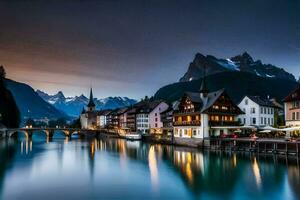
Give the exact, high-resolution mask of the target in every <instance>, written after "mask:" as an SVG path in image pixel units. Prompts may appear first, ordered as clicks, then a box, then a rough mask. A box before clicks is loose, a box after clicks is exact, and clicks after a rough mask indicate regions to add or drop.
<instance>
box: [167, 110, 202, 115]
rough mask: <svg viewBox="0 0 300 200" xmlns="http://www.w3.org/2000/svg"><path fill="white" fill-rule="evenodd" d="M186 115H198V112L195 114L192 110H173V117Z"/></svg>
mask: <svg viewBox="0 0 300 200" xmlns="http://www.w3.org/2000/svg"><path fill="white" fill-rule="evenodd" d="M187 114H192V115H194V114H200V112H195V110H194V109H187V110H175V111H174V113H173V115H187Z"/></svg>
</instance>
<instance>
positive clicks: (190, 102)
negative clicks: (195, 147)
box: [173, 79, 243, 141]
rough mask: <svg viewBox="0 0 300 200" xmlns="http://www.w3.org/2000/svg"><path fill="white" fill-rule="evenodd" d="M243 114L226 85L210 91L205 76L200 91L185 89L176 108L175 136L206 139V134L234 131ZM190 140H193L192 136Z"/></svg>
mask: <svg viewBox="0 0 300 200" xmlns="http://www.w3.org/2000/svg"><path fill="white" fill-rule="evenodd" d="M240 114H243V112H242V111H241V110H240V108H239V107H238V106H237V105H236V104H235V103H233V101H232V100H231V99H230V97H229V96H228V95H227V93H226V91H225V90H224V89H221V90H218V91H215V92H209V90H208V89H207V88H206V83H205V79H203V81H202V84H201V88H200V91H199V92H196V93H192V92H186V93H185V94H184V95H183V97H182V98H181V99H180V103H179V105H178V108H177V109H176V110H174V114H173V117H174V119H173V120H174V123H173V126H174V130H173V132H174V137H175V139H176V138H177V139H178V138H184V139H192V140H195V139H196V140H197V139H199V141H203V139H204V138H208V137H211V136H220V135H223V134H224V135H226V134H231V133H232V132H233V131H234V130H236V129H237V128H238V127H239V122H238V120H237V116H238V115H240ZM189 141H191V140H189Z"/></svg>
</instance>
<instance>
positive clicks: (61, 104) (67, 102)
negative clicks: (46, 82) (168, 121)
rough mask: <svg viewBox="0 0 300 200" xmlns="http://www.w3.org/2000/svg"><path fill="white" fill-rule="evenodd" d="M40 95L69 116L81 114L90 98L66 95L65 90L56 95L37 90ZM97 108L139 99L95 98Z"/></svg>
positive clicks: (116, 106) (114, 105) (129, 103)
mask: <svg viewBox="0 0 300 200" xmlns="http://www.w3.org/2000/svg"><path fill="white" fill-rule="evenodd" d="M36 92H37V93H38V94H39V96H40V97H42V98H43V99H44V100H45V101H47V102H49V103H50V104H52V105H53V106H55V107H56V108H57V109H59V110H61V111H63V112H65V113H66V114H68V115H69V116H79V114H80V112H81V111H82V108H83V107H85V106H86V105H87V104H88V101H89V99H88V98H87V97H86V96H84V95H83V94H81V95H80V96H75V97H65V95H64V94H63V92H61V91H59V92H58V93H57V94H55V95H49V94H47V93H45V92H43V91H40V90H37V91H36ZM94 102H95V104H96V108H97V109H99V110H100V109H115V108H120V107H125V106H130V105H132V104H134V103H136V102H137V101H136V100H134V99H130V98H128V97H106V98H103V99H97V98H94Z"/></svg>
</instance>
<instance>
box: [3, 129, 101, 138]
mask: <svg viewBox="0 0 300 200" xmlns="http://www.w3.org/2000/svg"><path fill="white" fill-rule="evenodd" d="M19 132H22V133H24V135H25V136H26V138H27V139H29V138H32V135H33V134H34V133H36V132H44V133H45V135H46V136H47V137H48V138H52V137H53V135H54V133H55V132H62V133H63V134H64V135H65V136H66V137H71V136H72V135H73V134H78V135H80V136H96V135H98V134H100V132H107V130H104V129H103V130H100V129H99V130H86V129H79V128H14V129H7V130H6V134H5V135H6V136H7V137H12V136H14V135H17V133H19Z"/></svg>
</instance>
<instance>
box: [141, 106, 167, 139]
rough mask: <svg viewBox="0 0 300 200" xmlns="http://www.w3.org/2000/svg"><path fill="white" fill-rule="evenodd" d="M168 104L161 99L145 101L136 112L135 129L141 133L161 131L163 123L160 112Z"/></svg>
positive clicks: (165, 108)
mask: <svg viewBox="0 0 300 200" xmlns="http://www.w3.org/2000/svg"><path fill="white" fill-rule="evenodd" d="M168 107H169V106H168V104H166V103H165V102H162V101H153V102H146V103H145V104H144V105H141V106H140V107H139V108H138V110H137V112H136V129H137V132H140V133H142V134H147V133H157V134H159V133H162V127H163V124H162V122H161V117H160V113H161V112H164V111H165V110H167V109H168Z"/></svg>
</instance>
